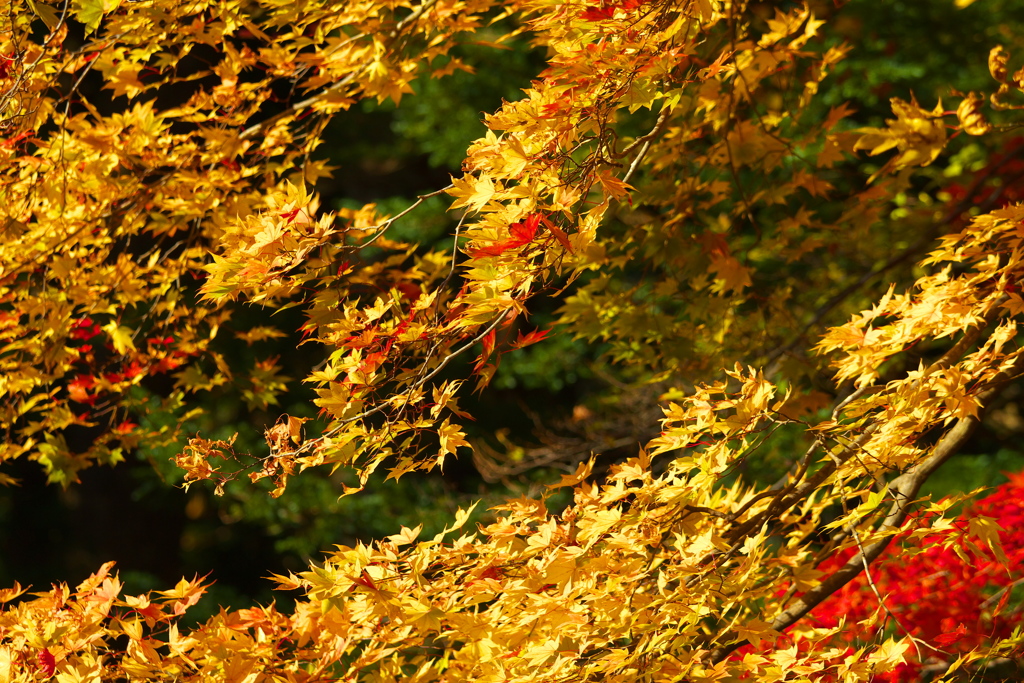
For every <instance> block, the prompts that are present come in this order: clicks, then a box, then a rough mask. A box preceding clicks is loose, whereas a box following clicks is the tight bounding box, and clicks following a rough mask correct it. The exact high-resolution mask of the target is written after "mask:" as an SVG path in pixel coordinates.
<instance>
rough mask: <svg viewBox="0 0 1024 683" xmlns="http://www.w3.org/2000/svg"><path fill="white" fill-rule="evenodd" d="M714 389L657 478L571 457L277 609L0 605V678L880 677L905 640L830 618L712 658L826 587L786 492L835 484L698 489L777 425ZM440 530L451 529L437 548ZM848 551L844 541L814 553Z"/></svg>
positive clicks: (325, 567) (671, 414)
mask: <svg viewBox="0 0 1024 683" xmlns="http://www.w3.org/2000/svg"><path fill="white" fill-rule="evenodd" d="M732 380H733V381H735V382H737V383H738V384H739V385H740V387H739V389H738V390H737V391H735V392H730V391H728V390H727V388H726V387H725V385H724V384H719V385H715V386H709V387H702V388H699V390H698V392H697V393H696V394H695V395H693V396H692V397H687V398H686V399H685V400H683V401H681V402H680V403H679V404H676V405H674V406H673V407H672V408H670V409H669V410H668V417H667V419H666V437H667V438H666V437H662V438H660V439H658V440H656V441H655V442H653V443H652V444H650V447H651V448H652V449H656V450H658V451H667V450H670V449H672V448H676V447H683V448H688V449H694V448H696V446H695V443H694V441H693V440H694V439H700V440H707V442H708V448H707V449H706V450H703V451H701V452H699V453H697V454H695V455H694V456H692V457H681V458H677V459H676V460H674V461H673V462H672V463H670V464H669V466H668V468H667V469H665V468H659V469H662V470H663V471H662V473H661V474H656V473H655V472H654V471H652V467H651V465H652V461H651V457H650V456H649V455H648V454H647V453H646V452H643V451H642V452H641V453H640V455H639V457H637V458H634V459H631V460H629V461H627V462H625V463H622V464H620V465H616V466H614V467H613V468H612V470H611V472H610V474H609V476H608V477H607V479H606V480H605V482H604V483H603V484H601V485H598V484H595V483H591V482H589V481H588V475H589V473H590V469H591V466H592V463H590V464H587V465H581V466H580V468H579V469H578V471H577V472H576V473H575V474H574V475H569V476H565V477H563V480H562V481H561V482H560V483H559V484H558V485H556V488H557V487H559V486H573V487H574V502H573V503H572V504H571V505H569V507H567V508H566V509H565V510H564V511H562V512H561V513H560V514H558V515H553V514H551V513H550V512H549V511H548V509H547V507H546V505H545V502H544V501H543V500H538V499H529V498H521V499H517V500H510V501H508V502H507V503H506V504H504V505H502V506H500V507H499V508H498V510H499V511H500V512H501V514H500V515H499V517H498V518H497V520H496V521H494V522H493V523H491V524H489V525H486V526H483V527H481V528H480V529H478V530H477V531H466V530H465V529H464V527H465V524H466V521H467V519H468V517H469V512H470V511H460V512H459V513H458V514H457V515H456V519H455V521H454V522H453V524H452V525H451V526H450V527H449V528H447V529H445V530H444V531H443V532H442V533H440V534H438V535H437V536H435V537H434V538H432V539H429V540H425V541H417V540H416V539H417V537H418V536H419V533H420V529H418V528H417V529H403V530H402V531H401V533H399V534H396V535H394V536H391V537H389V538H388V539H386V540H384V541H381V542H379V543H376V544H374V545H372V546H367V545H358V546H356V547H354V548H346V547H342V548H339V549H338V550H337V551H336V552H334V553H332V554H330V555H329V556H328V558H327V559H326V560H325V561H324V563H323V564H322V565H320V566H316V565H314V566H312V567H311V568H310V570H309V571H306V572H302V573H299V574H293V575H289V576H279V577H276V579H277V582H278V584H279V586H280V587H281V588H284V589H301V590H302V591H303V592H304V597H303V598H302V599H300V600H299V601H298V603H297V605H296V607H295V609H294V611H293V612H290V613H284V612H280V611H279V610H277V609H276V608H275V607H274V606H272V605H271V606H269V607H255V608H251V609H244V610H239V611H236V612H230V613H228V612H221V613H220V614H219V615H217V616H215V617H213V618H212V619H210V620H209V621H208V622H206V623H204V624H202V625H200V626H198V627H196V628H194V629H193V630H191V631H189V632H184V631H183V630H181V629H180V628H179V627H178V625H177V618H178V617H179V616H180V615H181V614H183V613H184V611H185V610H186V609H187V607H188V606H190V605H191V604H193V603H194V602H195V600H196V599H197V598H198V597H199V595H200V594H201V592H202V587H201V585H200V584H199V582H198V581H193V582H186V581H183V582H182V583H181V584H179V586H178V587H176V588H175V589H174V590H172V591H167V592H164V593H160V594H158V595H155V596H137V597H132V596H128V597H125V598H123V599H122V598H120V597H119V595H118V593H119V588H120V585H119V583H118V582H117V580H116V579H115V578H111V577H109V576H108V575H107V574H108V570H109V568H104V570H103V571H101V572H100V573H99V574H97V575H96V576H94V577H92V578H90V579H89V580H88V581H86V582H85V583H83V584H82V585H81V586H80V587H79V588H78V590H77V591H76V592H75V593H73V594H70V595H69V592H68V591H67V589H66V588H63V587H58V588H55V589H54V590H53V591H51V592H50V593H46V594H41V595H39V596H37V597H36V598H35V599H33V600H29V601H22V602H19V603H17V604H16V605H15V606H13V607H11V608H8V609H6V610H4V611H3V612H2V613H0V672H2V673H3V674H4V675H5V676H6V679H7V680H33V679H34V678H35V677H36V676H38V675H39V674H40V673H43V674H44V676H43V677H47V675H48V674H54V673H56V675H57V677H58V680H68V681H72V680H91V679H95V678H97V677H102V678H105V677H117V676H122V675H123V676H128V677H129V678H130V679H142V680H144V679H152V678H161V677H166V676H173V677H174V678H175V679H176V680H181V681H191V680H195V681H199V680H209V679H211V678H216V679H217V680H224V681H247V680H252V681H261V680H280V681H319V680H324V679H326V678H331V679H335V680H336V679H338V678H342V679H352V680H366V681H397V680H415V681H421V682H423V683H426V682H431V681H457V680H458V681H463V680H475V681H484V682H492V683H503V682H506V681H513V682H523V683H526V682H534V681H542V680H553V679H554V680H565V681H570V680H571V681H623V682H625V681H673V680H681V679H686V680H693V681H712V680H721V679H722V678H732V677H750V678H753V679H755V680H782V679H784V678H786V677H787V676H790V675H793V674H800V675H802V676H804V677H810V678H812V679H822V680H843V681H861V680H868V679H870V678H871V676H872V675H875V674H879V673H883V672H886V671H889V670H891V669H892V668H894V667H895V666H896V665H898V664H899V663H900V662H902V661H904V656H905V654H906V652H907V650H908V648H909V647H910V643H909V642H907V641H901V640H888V641H886V642H882V643H876V644H874V645H870V646H867V647H864V648H861V649H858V650H853V649H849V648H844V647H837V646H833V645H831V642H832V639H833V638H834V636H835V635H836V633H837V631H838V629H821V628H812V627H807V626H798V627H796V628H794V629H792V630H790V631H789V632H788V635H787V636H786V642H788V643H789V645H788V646H784V647H779V648H778V649H776V650H774V651H768V652H762V653H761V654H755V653H754V652H748V653H746V654H743V655H736V656H731V657H730V656H728V655H729V653H730V652H731V651H732V649H733V648H735V647H736V646H738V645H743V644H745V643H751V644H753V645H754V646H755V647H757V646H759V645H761V643H762V642H764V641H767V642H769V643H771V642H775V641H776V640H777V639H779V638H781V637H782V631H783V630H785V629H786V628H787V627H789V626H791V625H792V620H790V619H788V618H787V608H791V605H792V604H793V603H799V602H800V601H801V600H808V599H809V598H808V596H809V595H812V594H813V593H814V591H815V589H816V588H817V587H818V586H819V585H821V583H822V582H823V581H824V580H826V577H825V576H823V573H822V572H821V571H818V570H817V569H815V566H816V564H817V563H818V562H819V561H820V559H821V557H822V556H825V555H827V554H828V553H826V552H823V551H821V550H817V549H816V545H815V542H814V538H815V533H816V530H817V528H818V526H819V525H820V524H821V521H822V520H821V514H822V512H823V510H824V507H825V506H824V504H823V503H821V502H820V501H816V500H815V498H814V497H813V496H811V497H809V498H808V497H805V496H803V495H794V492H795V491H796V489H797V488H799V487H800V486H806V485H811V486H814V487H821V486H822V483H823V482H826V481H827V480H828V479H829V478H830V477H839V476H841V475H840V474H839V472H840V470H839V468H838V466H837V465H836V464H835V462H833V460H838V459H839V458H837V457H836V453H837V452H838V451H836V452H833V453H831V454H828V453H826V455H825V457H824V459H823V461H822V462H821V463H820V465H821V469H819V470H818V471H816V472H814V473H813V474H809V473H808V471H807V470H805V471H804V472H802V473H799V474H796V475H794V476H793V477H792V478H791V479H790V481H788V482H787V484H786V486H785V487H784V488H783V489H781V490H779V491H772V490H771V489H768V490H765V491H756V490H750V489H746V488H743V487H741V486H738V485H734V486H730V487H722V486H720V485H719V484H720V481H721V477H722V475H723V473H724V472H725V470H726V469H727V467H728V466H730V465H733V464H735V463H736V462H738V459H739V458H741V457H742V455H743V452H744V450H745V449H746V448H747V445H748V444H746V443H745V441H746V438H747V436H749V435H752V434H755V433H756V432H758V431H760V430H762V429H763V427H764V425H765V424H766V423H771V422H778V421H780V420H783V419H784V418H782V417H781V416H780V415H779V413H778V412H777V409H778V407H779V405H780V404H779V403H774V402H773V397H774V395H775V388H774V387H772V386H771V385H770V384H769V383H767V382H766V381H765V380H764V379H763V377H761V376H759V375H758V374H756V373H753V372H746V371H742V370H740V369H737V370H736V372H735V373H732ZM869 431H870V430H864V431H863V433H865V434H866V433H868V432H869ZM684 434H685V436H682V435H684ZM673 438H676V439H678V438H682V440H681V441H676V442H673V441H672V440H671V439H673ZM832 438H835V439H836V444H837V447H838V445H839V444H841V443H842V441H840V440H839V439H838V433H836V434H835V435H834V436H833V437H832ZM847 450H848V451H849V450H851V449H847ZM866 450H867V448H866V447H865V448H864V449H861V451H866ZM652 452H653V451H652ZM853 452H854V453H856V454H857V455H856V456H855V457H854V459H855V460H856V459H858V457H859V456H860V455H862V453H861V452H858V451H857V450H856V449H854V451H853ZM864 475H865V471H864V470H861V471H860V472H859V473H857V474H856V475H854V477H851V478H850V480H851V481H852V480H853V479H854V478H856V477H863V476H864ZM842 478H847V477H842ZM826 486H827V484H826ZM837 488H842V487H841V485H837ZM940 509H941V508H940ZM939 521H941V520H939ZM856 523H859V524H863V522H856ZM950 526H951V525H945V526H943V525H941V524H938V523H936V524H935V525H934V526H933V528H931V529H929V530H928V531H927V533H928V534H930V535H931V536H933V537H934V536H935V535H936V534H937V533H942V532H941V531H940V530H942V529H945V532H947V533H948V532H949V527H950ZM862 530H863V531H864V532H865V533H864V535H865V536H867V535H868V534H867V532H866V529H863V528H862ZM453 532H459V533H461V535H459V536H458V537H457V538H451V539H450V540H446V539H448V538H449V536H448V535H449V534H452V533H453ZM977 535H978V537H979V539H982V540H984V539H986V538H987V539H988V540H991V539H992V537H993V535H992V534H991V533H985V529H979V530H978V532H977ZM783 538H784V539H785V542H783V543H781V544H780V543H779V541H780V540H782V539H783ZM852 544H853V541H852V540H850V539H849V538H848V537H847V539H846V540H845V541H836V542H835V543H834V546H835V547H834V548H829V551H830V552H833V551H835V550H836V549H842V548H844V547H848V546H850V545H852ZM4 597H5V598H7V599H11V598H13V597H15V595H14V594H13V593H12V594H10V595H5V596H4ZM980 656H981V654H980V653H972V654H969V655H968V656H966V657H965V658H964V659H963V661H962V663H967V662H970V661H974V660H976V659H977V658H978V657H980Z"/></svg>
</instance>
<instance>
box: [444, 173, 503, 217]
mask: <svg viewBox="0 0 1024 683" xmlns="http://www.w3.org/2000/svg"><path fill="white" fill-rule="evenodd" d="M452 185H454V187H453V188H452V189H450V190H448V194H450V195H452V196H453V197H455V198H456V199H455V201H454V202H453V203H452V206H451V208H453V209H457V208H459V207H462V206H466V207H469V209H470V210H472V211H479V210H480V209H482V208H484V207H485V206H487V202H489V201H491V199H492V198H493V197H494V194H495V192H496V189H495V186H494V181H492V180H491V179H490V178H488V177H487V176H481V177H479V178H476V177H474V176H471V175H469V174H467V175H465V176H464V177H462V178H455V177H453V178H452Z"/></svg>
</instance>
